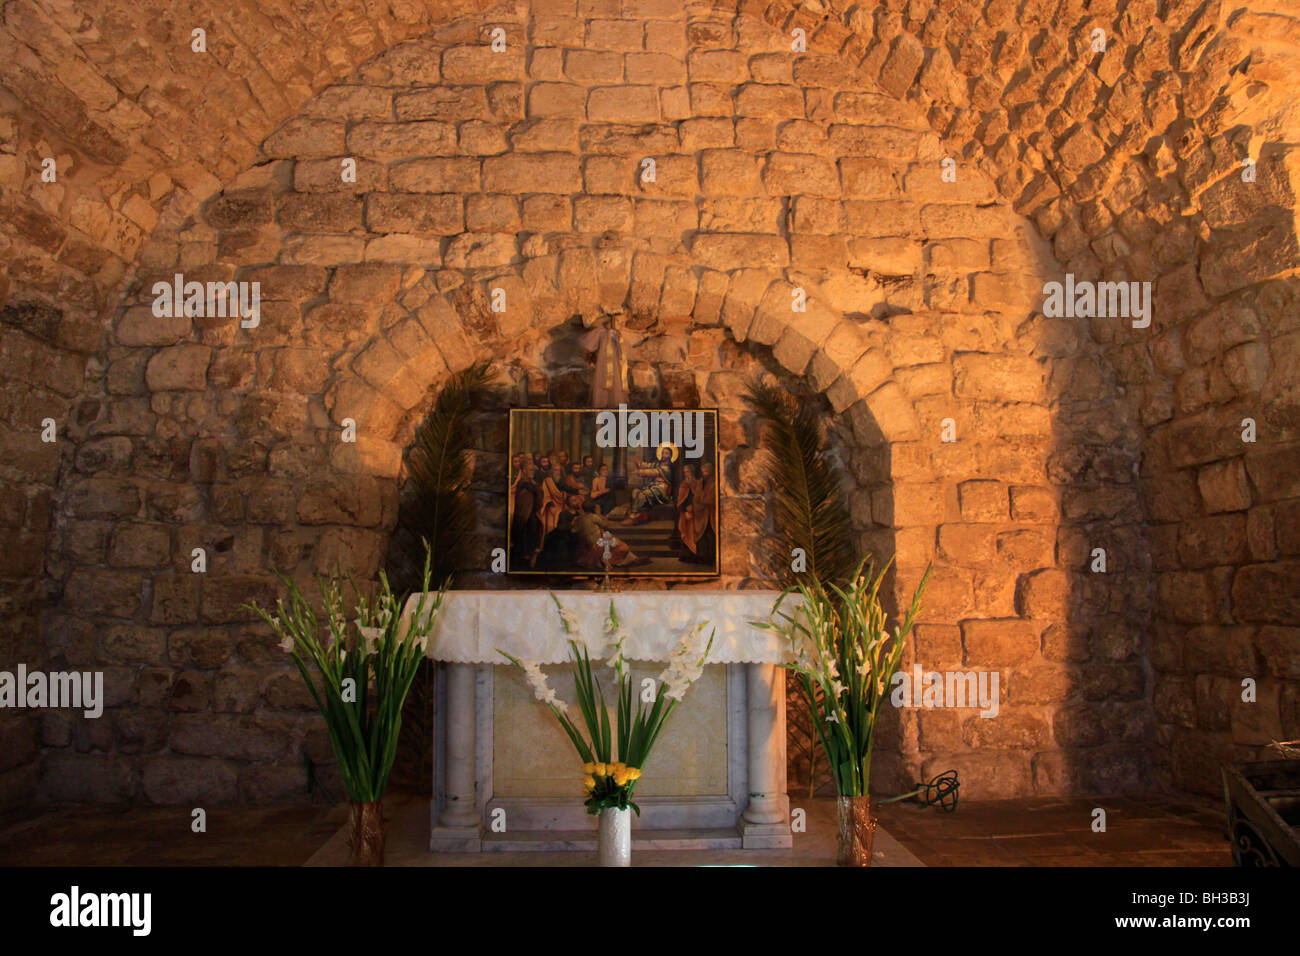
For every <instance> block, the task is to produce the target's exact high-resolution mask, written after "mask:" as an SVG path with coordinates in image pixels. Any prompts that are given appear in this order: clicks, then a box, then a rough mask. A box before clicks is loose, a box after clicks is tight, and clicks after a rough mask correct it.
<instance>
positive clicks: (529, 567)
mask: <svg viewBox="0 0 1300 956" xmlns="http://www.w3.org/2000/svg"><path fill="white" fill-rule="evenodd" d="M509 468H510V476H509V482H510V484H509V495H508V499H509V504H508V516H507V537H508V544H507V553H508V557H507V570H508V572H509V573H511V574H552V575H554V574H559V575H565V574H567V575H574V576H584V577H585V576H594V575H603V574H604V573H605V570H606V567H607V566H608V570H609V573H610V574H611V575H621V576H637V577H641V576H646V577H669V576H671V577H716V576H717V575H718V574H719V573H720V563H719V561H720V559H719V547H718V542H719V527H718V519H719V507H718V478H719V471H718V411H717V409H700V408H687V409H682V408H646V409H629V408H627V407H626V406H619V407H618V408H613V409H586V408H554V409H553V408H544V409H533V408H515V409H511V411H510V456H509Z"/></svg>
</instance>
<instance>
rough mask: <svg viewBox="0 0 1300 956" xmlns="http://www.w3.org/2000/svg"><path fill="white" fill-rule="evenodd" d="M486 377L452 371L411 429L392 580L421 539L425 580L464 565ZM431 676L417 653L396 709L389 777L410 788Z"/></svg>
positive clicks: (415, 787) (410, 581)
mask: <svg viewBox="0 0 1300 956" xmlns="http://www.w3.org/2000/svg"><path fill="white" fill-rule="evenodd" d="M492 385H493V374H492V372H491V368H490V366H489V365H488V363H487V362H478V363H475V364H474V365H471V366H469V367H468V368H466V369H463V370H461V371H460V372H457V373H455V374H454V375H452V376H451V378H450V379H449V380H448V381H447V382H446V384H445V385H443V387H442V388H441V389H440V390H439V392H438V396H437V398H436V399H435V400H434V403H433V407H432V408H431V409H430V410H429V413H428V415H426V416H425V418H424V420H423V421H422V422H421V423H420V425H419V428H417V429H416V433H415V441H414V446H413V447H412V449H411V454H410V458H409V460H408V462H409V471H410V479H411V489H410V490H411V495H410V497H409V498H408V499H407V502H406V504H405V505H404V506H403V508H402V513H401V514H400V515H399V517H398V522H397V528H396V530H395V532H394V547H393V550H392V552H390V554H391V559H390V562H389V568H388V574H389V577H390V578H392V579H393V580H394V581H396V582H397V583H398V586H399V587H400V588H403V589H409V588H411V587H414V586H415V585H416V582H417V581H418V578H419V571H420V566H421V563H422V562H423V561H424V559H425V555H426V552H425V549H424V544H423V542H426V541H427V542H428V544H429V552H428V554H429V555H431V560H432V573H431V577H432V579H433V580H435V581H448V582H450V581H451V580H452V579H453V578H454V576H455V575H456V573H457V572H459V571H462V570H464V567H465V557H466V545H467V542H468V540H469V536H470V534H471V533H472V532H473V530H474V526H475V521H476V516H475V511H474V499H473V496H472V495H471V494H470V480H471V478H472V477H473V469H472V466H471V459H470V452H471V451H472V450H473V447H474V438H475V429H474V428H473V427H471V418H472V416H473V415H474V413H475V411H476V410H477V408H478V407H479V406H480V405H481V404H482V403H483V400H484V399H485V398H486V397H488V396H489V395H490V394H491V392H492ZM434 680H435V668H434V665H433V662H432V661H428V660H425V661H421V663H420V666H419V668H418V670H417V671H416V675H415V680H414V682H413V683H412V686H411V690H410V694H409V696H408V697H407V701H406V708H405V711H404V712H403V718H402V736H401V738H400V739H399V741H398V750H399V752H400V754H401V759H400V760H399V761H398V762H397V763H398V766H399V768H401V769H400V770H399V773H398V779H397V780H396V781H395V783H397V785H398V786H399V787H400V788H401V789H404V790H407V791H410V792H414V793H429V792H430V791H431V789H432V779H433V768H432V763H431V761H432V753H433V687H434Z"/></svg>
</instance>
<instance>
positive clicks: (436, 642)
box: [403, 589, 796, 664]
mask: <svg viewBox="0 0 1300 956" xmlns="http://www.w3.org/2000/svg"><path fill="white" fill-rule="evenodd" d="M552 593H554V595H555V597H556V598H557V599H558V600H559V602H560V605H561V606H562V607H563V608H564V609H565V610H566V611H568V612H570V613H571V614H572V615H573V616H574V617H575V618H576V619H577V620H578V622H579V627H580V632H581V634H582V635H583V636H584V637H587V638H589V639H594V640H596V641H600V640H603V639H604V628H605V621H606V620H607V619H608V615H609V604H610V601H611V600H612V601H613V602H614V609H615V611H616V612H617V613H618V617H619V621H620V623H621V624H622V626H623V627H624V628H625V629H626V630H627V631H628V634H629V636H628V637H627V639H626V640H625V642H624V644H623V656H624V657H627V658H629V659H631V660H639V661H661V660H666V659H667V658H668V655H669V653H670V652H671V651H672V649H673V647H674V646H675V645H676V644H677V642H678V640H680V639H681V636H682V634H683V633H684V632H686V631H688V630H690V629H691V628H693V627H695V625H696V624H698V623H700V622H702V621H704V622H707V624H706V627H705V631H706V633H707V631H708V630H709V629H714V631H715V634H714V638H713V647H712V649H711V650H710V651H709V657H708V663H710V664H741V663H747V664H758V663H767V664H779V663H784V662H786V661H789V660H790V659H791V657H790V653H789V649H788V645H787V644H786V642H785V640H784V639H783V638H782V637H781V636H780V635H777V634H774V633H772V632H771V631H765V630H761V629H759V628H756V627H754V626H752V624H751V623H750V622H752V621H767V620H770V619H771V615H772V607H773V605H774V604H775V603H776V600H777V598H778V597H779V595H780V592H778V591H695V590H684V589H679V590H672V591H621V592H616V593H613V594H611V593H609V592H601V591H556V592H551V591H531V590H530V591H524V590H518V591H448V592H447V594H446V596H445V597H444V598H443V605H442V609H441V610H440V611H439V612H438V620H437V621H436V622H435V623H434V628H433V632H432V633H431V634H430V638H429V647H428V651H427V654H428V656H429V657H431V658H433V659H434V660H439V661H450V662H452V663H457V664H506V663H509V662H508V661H507V660H506V659H505V658H504V657H502V656H501V654H500V653H498V650H501V651H506V652H507V653H509V654H512V655H514V656H515V657H518V658H520V659H521V660H527V661H535V662H537V663H539V664H560V663H563V662H565V661H568V660H569V644H568V640H569V637H568V635H566V634H565V631H564V626H563V624H562V622H561V619H560V614H559V611H558V610H557V609H556V607H555V601H554V600H552V598H551V595H552ZM418 598H419V595H418V594H413V595H411V597H410V598H409V599H408V600H407V603H406V608H405V610H404V612H403V613H404V615H407V616H409V615H410V614H413V613H414V608H415V604H416V602H417V600H418ZM427 600H428V599H427V598H426V601H427ZM786 600H787V603H792V602H794V601H795V600H796V598H794V597H790V598H787V599H786Z"/></svg>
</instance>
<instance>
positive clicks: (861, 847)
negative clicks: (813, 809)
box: [835, 797, 876, 866]
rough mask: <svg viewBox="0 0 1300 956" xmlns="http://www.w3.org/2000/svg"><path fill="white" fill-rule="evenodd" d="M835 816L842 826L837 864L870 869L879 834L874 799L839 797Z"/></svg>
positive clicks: (837, 843) (836, 802)
mask: <svg viewBox="0 0 1300 956" xmlns="http://www.w3.org/2000/svg"><path fill="white" fill-rule="evenodd" d="M835 815H836V820H837V823H838V825H839V828H838V831H837V833H836V840H835V863H836V865H837V866H870V865H871V843H872V840H873V839H874V837H875V835H876V818H875V817H873V816H872V815H871V798H870V797H838V798H836V800H835Z"/></svg>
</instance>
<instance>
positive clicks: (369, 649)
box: [246, 557, 446, 862]
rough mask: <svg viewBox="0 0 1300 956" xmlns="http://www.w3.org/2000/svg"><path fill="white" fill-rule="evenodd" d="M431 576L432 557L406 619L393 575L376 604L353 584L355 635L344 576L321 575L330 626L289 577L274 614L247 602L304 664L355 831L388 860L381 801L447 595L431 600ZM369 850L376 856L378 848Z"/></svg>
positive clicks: (385, 579) (282, 647) (383, 585)
mask: <svg viewBox="0 0 1300 956" xmlns="http://www.w3.org/2000/svg"><path fill="white" fill-rule="evenodd" d="M429 577H430V562H429V560H428V559H427V557H426V561H425V565H424V578H423V587H422V588H421V590H420V596H419V598H418V600H417V602H416V607H415V609H414V612H413V613H412V614H410V615H403V614H401V605H402V601H401V599H400V598H398V597H397V596H395V595H394V594H393V590H392V588H391V587H390V586H389V583H388V576H387V575H386V574H383V573H382V572H381V573H380V575H379V589H378V592H377V593H376V594H375V596H374V598H373V599H368V598H366V597H365V596H364V595H362V594H361V592H360V590H359V589H358V588H357V586H356V583H355V582H352V591H353V595H354V597H355V602H354V607H355V610H354V614H353V620H352V627H353V628H354V629H355V631H350V630H349V625H348V619H347V613H346V611H345V608H344V600H343V588H342V584H341V582H340V581H339V580H338V579H331V580H326V579H324V578H318V584H319V586H320V593H321V603H322V606H323V609H324V614H325V618H324V621H321V620H320V619H319V618H318V617H317V614H316V611H315V609H314V608H313V607H312V604H311V602H310V601H309V600H308V599H307V597H306V595H304V594H303V593H302V590H301V588H299V587H298V584H297V582H295V581H294V580H292V579H291V578H288V577H285V576H284V575H280V580H281V582H282V583H283V584H284V586H285V588H286V590H287V591H288V600H287V603H286V601H285V599H283V598H281V599H280V600H279V601H277V602H276V608H275V613H270V612H269V611H267V610H265V609H263V608H261V607H259V606H258V605H257V604H250V605H246V606H247V607H249V608H250V609H252V610H253V611H256V612H257V614H258V615H260V616H261V618H262V620H264V621H266V623H267V624H269V625H270V626H271V629H272V630H273V631H274V632H275V634H276V636H277V637H278V638H279V639H280V640H279V648H280V650H282V651H284V652H285V653H286V654H289V655H291V656H292V657H293V660H294V663H295V664H297V666H298V673H299V674H301V675H302V679H303V683H305V684H306V685H307V689H308V690H309V691H310V692H311V695H312V698H313V699H314V700H315V702H316V706H317V708H318V709H319V710H320V712H321V716H323V717H324V718H325V726H326V729H327V730H328V731H329V737H330V744H331V745H332V746H333V748H334V756H335V758H336V759H337V761H338V767H339V773H340V774H341V775H342V777H343V785H344V786H345V787H346V788H347V792H348V797H349V798H350V799H351V800H352V802H353V824H354V828H356V829H358V830H360V829H368V830H369V831H370V833H369V835H368V836H366V837H364V839H368V840H371V841H372V842H374V841H377V842H378V844H379V847H378V851H377V852H378V857H379V860H381V861H382V856H383V851H382V844H383V833H382V829H383V827H382V820H380V818H379V814H378V801H379V800H380V798H381V797H382V796H383V794H384V791H385V789H386V788H387V786H388V777H389V774H390V773H391V772H392V769H393V758H394V755H395V754H396V751H397V741H398V737H399V735H400V733H401V729H402V704H403V702H404V701H405V700H406V695H407V693H408V691H409V690H410V688H411V683H412V681H414V679H415V674H416V670H417V669H418V667H419V665H420V662H421V661H422V660H423V659H424V655H425V651H426V649H427V648H428V644H429V633H430V631H431V630H432V629H433V624H434V621H435V619H436V617H437V613H438V611H439V609H440V608H441V606H442V600H443V596H444V594H445V593H446V586H445V585H444V586H443V588H442V589H440V590H439V591H438V592H437V594H436V595H433V596H430V595H429V593H428V592H429ZM363 817H364V818H365V821H364V822H363V821H362V818H363ZM370 852H371V853H372V854H373V853H374V852H375V851H374V848H373V847H372V848H371V851H370ZM354 854H355V855H354V859H357V858H358V857H360V856H361V855H363V854H362V853H361V851H360V850H358V849H357V847H356V846H355V845H354ZM368 862H374V861H373V860H370V861H368Z"/></svg>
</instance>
